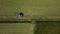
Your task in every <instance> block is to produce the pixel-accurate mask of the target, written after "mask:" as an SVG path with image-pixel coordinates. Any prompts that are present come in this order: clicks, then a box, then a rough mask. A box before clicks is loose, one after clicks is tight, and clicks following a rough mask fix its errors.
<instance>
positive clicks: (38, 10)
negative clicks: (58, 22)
mask: <svg viewBox="0 0 60 34" xmlns="http://www.w3.org/2000/svg"><path fill="white" fill-rule="evenodd" d="M59 1H60V0H0V15H6V16H8V17H10V16H11V15H13V16H16V14H17V13H18V12H23V13H24V15H25V16H27V15H28V16H31V17H32V18H34V17H35V18H37V16H38V18H40V17H41V16H42V17H46V16H57V17H59V15H60V2H59Z"/></svg>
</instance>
